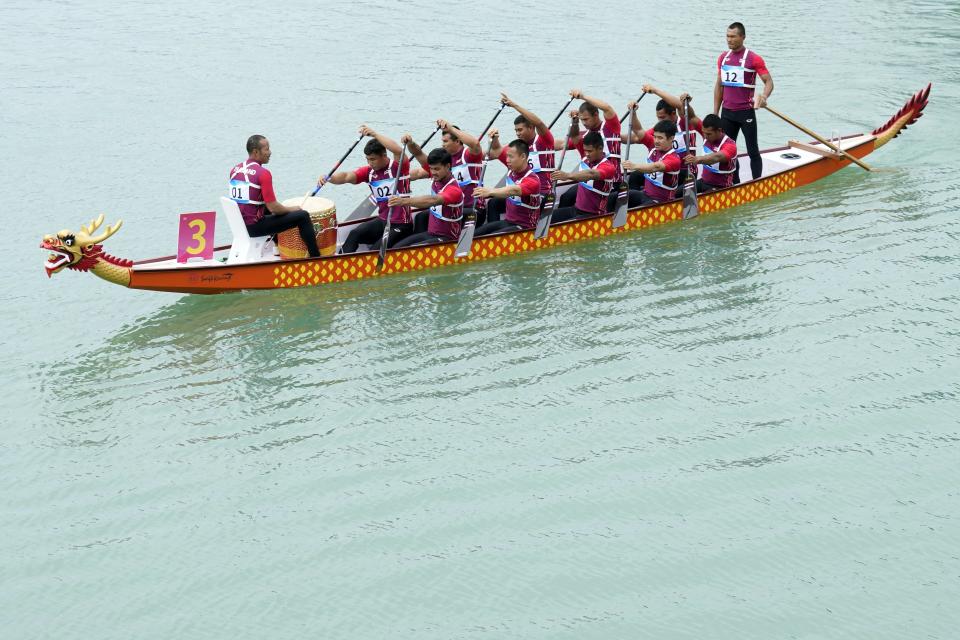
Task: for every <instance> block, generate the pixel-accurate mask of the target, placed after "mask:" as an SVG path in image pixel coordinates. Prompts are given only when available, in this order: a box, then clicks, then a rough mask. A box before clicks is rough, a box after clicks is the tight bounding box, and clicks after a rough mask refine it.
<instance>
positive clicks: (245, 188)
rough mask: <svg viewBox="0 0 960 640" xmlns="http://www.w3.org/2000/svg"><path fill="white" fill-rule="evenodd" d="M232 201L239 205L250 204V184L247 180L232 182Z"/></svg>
mask: <svg viewBox="0 0 960 640" xmlns="http://www.w3.org/2000/svg"><path fill="white" fill-rule="evenodd" d="M230 199H231V200H233V201H234V202H237V203H239V204H250V183H249V182H247V181H246V180H231V181H230Z"/></svg>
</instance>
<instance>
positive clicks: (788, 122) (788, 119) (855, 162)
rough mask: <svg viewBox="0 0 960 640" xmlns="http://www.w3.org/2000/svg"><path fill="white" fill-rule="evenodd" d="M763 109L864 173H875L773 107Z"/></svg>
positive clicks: (766, 106)
mask: <svg viewBox="0 0 960 640" xmlns="http://www.w3.org/2000/svg"><path fill="white" fill-rule="evenodd" d="M763 108H764V109H766V110H767V111H769V112H770V113H772V114H773V115H775V116H777V117H778V118H780V119H781V120H783V121H784V122H786V123H787V124H789V125H793V126H794V127H796V128H797V129H800V131H803V132H804V133H805V134H807V135H808V136H810V137H811V138H813V139H814V140H816V141H817V142H819V143H821V144H823V145H826V146H827V147H829V148H830V149H832V150H833V151H836V152H837V153H839V154H840V155H843V156H846V157H847V158H849V159H850V161H851V162H853V163H854V164H856V165H858V166H859V167H860V168H861V169H863V170H865V171H876V169H873V168H871V167H870V165H868V164H867V163H866V162H864V161H863V160H861V159H860V158H857V157H854V156H852V155H850V154H849V153H847V152H846V151H844V150H843V149H841V148H840V147H837V146H835V145H834V144H833V143H831V142H828V141H827V140H825V139H824V138H821V137H820V136H818V135H817V134H815V133H814V132H813V131H810V129H807V128H806V127H805V126H803V125H802V124H800V123H799V122H796V121H795V120H791V119H790V118H788V117H787V116H785V115H783V114H782V113H780V112H779V111H777V110H776V109H774V108H773V107H771V106H770V105H764V107H763Z"/></svg>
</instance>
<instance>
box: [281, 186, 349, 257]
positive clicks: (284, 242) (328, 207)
mask: <svg viewBox="0 0 960 640" xmlns="http://www.w3.org/2000/svg"><path fill="white" fill-rule="evenodd" d="M283 206H285V207H292V208H295V209H303V210H304V211H306V212H307V213H309V214H310V220H311V221H312V222H313V230H314V232H315V233H316V234H317V246H318V247H320V255H321V256H332V255H333V254H334V253H336V251H337V206H336V205H335V204H333V201H332V200H327V199H326V198H318V197H310V198H288V199H287V200H284V201H283ZM277 248H278V249H279V250H280V256H281V257H283V258H306V257H308V256H309V255H310V253H309V252H308V251H307V246H306V245H305V244H303V240H302V239H301V238H300V231H299V230H298V229H297V228H296V227H294V228H293V229H287V230H286V231H281V232H280V233H278V234H277Z"/></svg>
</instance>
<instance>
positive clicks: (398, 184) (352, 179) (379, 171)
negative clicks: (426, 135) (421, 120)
mask: <svg viewBox="0 0 960 640" xmlns="http://www.w3.org/2000/svg"><path fill="white" fill-rule="evenodd" d="M360 135H362V136H370V137H371V138H373V140H370V141H368V142H367V144H366V146H364V148H363V153H364V155H366V156H367V164H366V165H365V166H362V167H359V168H357V169H354V170H353V171H339V172H337V173H335V174H333V175H332V176H330V179H329V180H324V178H323V176H321V177H320V178H319V179H318V180H317V184H319V185H321V186H323V185H324V184H325V183H326V182H329V183H331V184H359V183H361V182H366V183H367V185H368V186H369V187H370V202H372V203H374V204H375V205H377V209H378V213H379V215H378V216H377V217H376V218H374V219H373V220H368V221H366V222H363V223H361V224H358V225H357V226H355V227H354V228H353V230H352V231H350V233H349V235H347V239H346V240H344V242H343V247H342V249H341V251H342V253H354V252H356V251H357V249H358V248H359V247H360V245H361V244H366V245H370V248H371V249H379V248H380V240H381V238H382V237H383V229H384V225H386V223H387V214H388V212H389V215H390V240H389V243H388V244H387V247H388V248H389V247H392V246H393V245H394V244H396V243H397V242H399V241H401V240H403V239H404V238H406V237H407V236H409V235H411V234H412V233H413V223H412V221H411V214H410V209H409V208H407V207H391V206H389V205H388V204H387V202H388V200H389V199H390V196H392V195H393V194H394V191H396V192H397V193H410V161H409V160H408V159H406V158H404V161H403V166H402V167H401V166H400V153H401V151H402V148H401V147H400V145H399V144H397V142H396V141H395V140H393V139H391V138H389V137H387V136H386V135H384V134H382V133H380V132H378V131H374V130H373V129H371V128H370V127H368V126H367V125H363V126H362V127H360ZM387 151H389V152H390V153H391V154H393V162H390V159H389V158H388V157H387Z"/></svg>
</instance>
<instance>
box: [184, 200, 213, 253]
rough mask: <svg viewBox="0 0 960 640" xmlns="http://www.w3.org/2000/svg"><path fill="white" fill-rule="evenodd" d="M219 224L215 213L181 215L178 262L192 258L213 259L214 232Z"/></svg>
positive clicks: (202, 212)
mask: <svg viewBox="0 0 960 640" xmlns="http://www.w3.org/2000/svg"><path fill="white" fill-rule="evenodd" d="M216 223H217V214H216V212H214V211H201V212H196V213H181V214H180V233H179V237H178V239H177V262H186V261H187V260H189V259H190V258H203V259H204V260H212V259H213V232H214V229H215V227H216Z"/></svg>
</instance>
